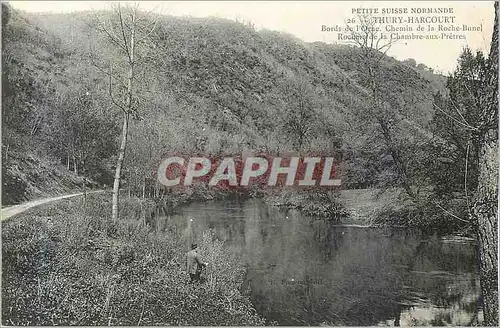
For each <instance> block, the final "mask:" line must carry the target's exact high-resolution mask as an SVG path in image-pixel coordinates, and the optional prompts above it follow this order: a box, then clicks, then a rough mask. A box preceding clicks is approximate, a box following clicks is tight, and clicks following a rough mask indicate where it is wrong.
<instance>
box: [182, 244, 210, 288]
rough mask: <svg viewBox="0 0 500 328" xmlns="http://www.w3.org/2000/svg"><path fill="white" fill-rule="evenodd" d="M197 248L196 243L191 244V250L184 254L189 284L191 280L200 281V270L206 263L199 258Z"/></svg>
mask: <svg viewBox="0 0 500 328" xmlns="http://www.w3.org/2000/svg"><path fill="white" fill-rule="evenodd" d="M197 249H198V245H197V244H191V250H190V251H189V252H187V254H186V256H187V272H188V273H189V278H190V281H189V283H190V284H191V283H193V282H199V281H200V275H201V270H202V269H203V268H204V267H206V266H207V264H208V263H204V262H202V261H201V260H200V257H199V255H198V252H197Z"/></svg>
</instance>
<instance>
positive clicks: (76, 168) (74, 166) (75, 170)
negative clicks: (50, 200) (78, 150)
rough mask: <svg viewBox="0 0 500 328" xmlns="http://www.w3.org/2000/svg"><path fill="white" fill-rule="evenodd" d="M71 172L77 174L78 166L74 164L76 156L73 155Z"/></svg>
mask: <svg viewBox="0 0 500 328" xmlns="http://www.w3.org/2000/svg"><path fill="white" fill-rule="evenodd" d="M73 172H74V173H75V174H76V175H78V167H77V166H76V157H75V155H73Z"/></svg>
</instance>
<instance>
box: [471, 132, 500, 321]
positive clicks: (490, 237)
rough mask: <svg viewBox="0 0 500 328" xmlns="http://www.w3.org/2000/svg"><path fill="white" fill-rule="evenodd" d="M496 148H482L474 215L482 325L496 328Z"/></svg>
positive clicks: (493, 144)
mask: <svg viewBox="0 0 500 328" xmlns="http://www.w3.org/2000/svg"><path fill="white" fill-rule="evenodd" d="M497 156H498V146H497V142H496V141H495V140H491V141H488V142H485V143H484V144H483V145H482V147H481V157H480V163H479V170H480V172H479V187H478V193H477V199H476V204H475V206H474V214H475V216H476V218H477V223H478V244H479V251H480V254H479V267H480V271H479V278H480V281H481V293H482V296H483V312H484V323H483V324H484V325H488V326H497V325H498V235H497V232H498V230H497V229H498V222H497V220H498V219H497V199H498V194H497V181H498V160H497Z"/></svg>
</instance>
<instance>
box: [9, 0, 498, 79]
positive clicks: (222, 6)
mask: <svg viewBox="0 0 500 328" xmlns="http://www.w3.org/2000/svg"><path fill="white" fill-rule="evenodd" d="M10 4H11V5H12V6H13V7H14V8H16V9H21V10H25V11H30V12H56V13H61V12H74V11H82V10H92V9H103V8H107V7H109V4H110V3H109V2H103V1H13V2H10ZM493 4H494V2H493V1H455V2H452V1H446V2H443V1H418V2H417V1H385V2H382V1H380V2H378V1H165V2H160V1H141V2H140V8H142V9H143V10H147V11H150V10H154V11H156V12H161V13H162V14H165V15H173V16H193V17H209V16H214V17H220V18H228V19H233V20H235V19H237V20H239V21H247V22H252V23H253V24H254V26H255V27H256V28H257V29H262V28H265V29H270V30H277V31H283V32H287V33H290V34H293V35H295V36H297V37H298V38H300V39H302V40H304V41H307V42H313V41H322V42H326V43H345V42H346V41H339V40H338V32H326V31H321V29H322V25H325V26H334V25H339V26H342V27H345V24H346V21H347V19H349V18H355V17H357V15H356V13H353V12H352V11H353V10H356V9H365V10H367V9H375V8H377V9H378V10H379V14H378V15H374V16H380V17H389V19H393V18H394V19H396V18H397V17H401V18H403V19H407V17H411V16H413V17H414V16H418V15H414V14H411V10H425V9H428V8H451V9H452V10H453V13H452V14H442V13H441V14H440V13H438V14H434V15H432V14H421V15H420V17H429V19H430V17H432V16H435V17H438V16H449V17H451V16H453V17H454V23H453V24H439V23H434V24H432V23H431V25H433V26H434V27H435V28H438V25H443V26H444V27H445V28H449V26H450V25H453V26H455V27H460V28H462V26H463V25H464V24H466V25H468V26H473V27H476V26H478V27H481V30H480V31H471V32H456V33H458V34H463V35H464V36H465V37H466V39H463V40H457V39H449V40H398V41H397V42H395V43H394V44H393V45H392V47H391V49H390V50H389V51H388V53H387V54H388V55H390V56H393V57H395V58H396V59H399V60H404V59H407V58H414V59H415V60H416V61H417V63H424V64H425V65H427V66H429V67H432V68H434V69H435V70H436V71H438V72H442V73H444V74H447V73H449V72H451V71H453V69H454V68H455V66H456V59H457V58H458V55H459V54H460V52H461V51H462V49H463V47H465V46H468V47H469V48H471V49H473V50H482V51H483V52H485V53H488V52H489V45H490V42H491V34H492V29H493V19H494V9H493ZM405 8H406V10H407V11H408V13H407V14H401V11H402V10H404V9H405ZM383 9H386V10H388V9H390V10H397V11H400V12H399V13H394V14H389V15H382V14H381V12H382V10H383ZM423 25H424V26H427V25H428V24H423ZM394 26H401V27H403V28H404V27H405V26H409V25H408V24H405V23H402V24H399V25H397V24H396V25H394ZM410 26H412V27H413V29H415V27H416V25H415V24H410ZM382 28H385V26H383V27H382ZM413 32H415V30H414V31H413ZM399 33H403V32H399ZM404 33H406V32H404ZM410 33H412V32H410ZM426 33H427V32H426ZM428 33H431V32H428ZM439 34H441V32H439Z"/></svg>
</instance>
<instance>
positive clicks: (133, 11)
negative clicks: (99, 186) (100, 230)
mask: <svg viewBox="0 0 500 328" xmlns="http://www.w3.org/2000/svg"><path fill="white" fill-rule="evenodd" d="M111 9H112V14H111V15H110V16H108V17H107V19H106V18H100V17H98V15H97V14H96V28H97V30H98V31H99V32H101V33H102V34H103V35H105V36H106V38H107V40H108V42H110V43H111V44H112V45H113V46H114V47H115V49H116V51H117V52H118V56H119V57H120V58H110V59H109V60H108V65H107V69H106V68H105V67H103V66H102V65H99V64H96V65H95V66H96V67H98V68H99V69H100V70H101V71H102V72H104V73H105V74H106V75H107V76H108V78H109V89H108V92H109V97H110V99H111V101H112V103H113V104H114V105H115V106H116V107H118V108H119V109H120V110H121V111H122V113H123V126H122V133H121V140H120V148H119V151H118V159H117V162H116V169H115V178H114V183H113V202H112V219H113V220H117V219H118V206H119V191H120V179H121V174H122V168H123V162H124V158H125V151H126V148H127V137H128V130H129V124H130V119H131V118H135V119H141V117H140V116H139V113H138V105H139V102H140V99H141V98H140V97H139V95H138V93H139V92H138V90H139V86H138V85H137V84H138V82H140V81H138V76H139V74H138V71H139V68H140V64H141V59H143V58H145V57H146V56H147V51H148V47H149V45H150V44H151V42H149V43H148V41H150V40H149V39H150V36H151V35H152V34H153V32H154V31H155V28H156V24H157V21H158V18H156V19H151V13H143V12H140V11H139V4H131V5H127V6H123V7H122V6H121V5H120V3H119V2H117V3H116V4H113V5H112V8H111ZM117 59H118V60H117ZM117 94H118V97H117ZM120 98H121V99H120Z"/></svg>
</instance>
